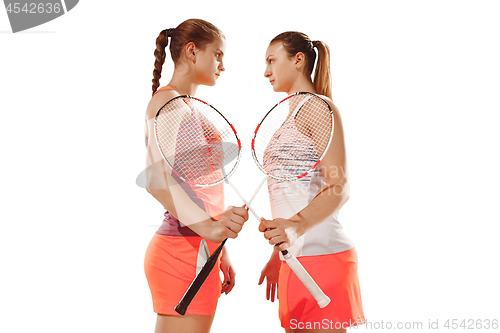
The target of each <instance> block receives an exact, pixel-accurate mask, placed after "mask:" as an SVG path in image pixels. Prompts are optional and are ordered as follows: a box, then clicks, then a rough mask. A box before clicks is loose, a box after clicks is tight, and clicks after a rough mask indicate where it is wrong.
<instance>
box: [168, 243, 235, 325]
mask: <svg viewBox="0 0 500 333" xmlns="http://www.w3.org/2000/svg"><path fill="white" fill-rule="evenodd" d="M226 241H227V238H226V239H224V241H223V242H222V243H221V244H220V245H219V247H218V248H217V250H215V251H214V253H212V255H211V256H210V257H209V258H208V259H207V262H206V263H205V265H203V268H202V269H201V271H200V272H199V273H198V275H197V276H196V278H195V279H194V280H193V282H191V285H190V286H189V288H188V290H187V291H186V293H185V294H184V296H183V297H182V299H181V301H180V302H179V303H178V304H177V305H176V306H175V308H174V310H175V311H176V312H177V313H178V314H180V315H185V314H186V311H187V308H188V307H189V305H190V304H191V302H192V301H193V298H194V297H195V296H196V294H197V293H198V291H199V290H200V288H201V286H202V285H203V283H204V282H205V280H206V279H207V277H208V275H209V274H210V272H211V271H212V269H213V268H214V266H215V264H216V263H217V259H218V258H219V254H220V252H221V251H222V247H223V246H224V244H225V243H226Z"/></svg>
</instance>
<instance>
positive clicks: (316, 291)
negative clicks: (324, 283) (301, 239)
mask: <svg viewBox="0 0 500 333" xmlns="http://www.w3.org/2000/svg"><path fill="white" fill-rule="evenodd" d="M283 257H284V258H285V260H286V263H287V264H288V266H290V269H291V270H292V271H293V272H294V273H295V275H297V277H298V278H299V280H300V282H302V283H303V284H304V286H305V287H306V289H307V290H308V291H309V293H311V295H312V297H314V299H315V300H316V302H318V305H319V307H320V308H324V307H325V306H327V305H328V304H329V303H330V298H329V297H328V296H326V295H325V293H324V292H323V290H321V289H320V287H318V285H317V284H316V282H314V280H313V279H312V277H311V276H310V275H309V273H307V271H306V270H305V268H304V267H303V266H302V264H301V263H300V262H299V261H298V260H297V258H295V256H294V255H292V254H291V253H290V252H288V251H287V254H285V255H283Z"/></svg>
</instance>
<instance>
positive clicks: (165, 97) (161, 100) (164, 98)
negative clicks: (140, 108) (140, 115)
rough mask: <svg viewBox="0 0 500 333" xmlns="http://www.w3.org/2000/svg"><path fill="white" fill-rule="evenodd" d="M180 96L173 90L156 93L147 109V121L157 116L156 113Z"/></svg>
mask: <svg viewBox="0 0 500 333" xmlns="http://www.w3.org/2000/svg"><path fill="white" fill-rule="evenodd" d="M177 96H179V94H178V93H177V92H176V91H175V90H172V89H165V90H161V91H159V92H158V93H156V94H155V95H154V96H153V97H152V98H151V100H150V101H149V104H148V107H147V109H146V119H151V118H154V117H155V116H156V113H157V112H158V110H160V108H161V107H162V106H164V105H165V104H167V103H168V101H170V100H171V99H172V98H174V97H177Z"/></svg>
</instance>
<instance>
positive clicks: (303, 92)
mask: <svg viewBox="0 0 500 333" xmlns="http://www.w3.org/2000/svg"><path fill="white" fill-rule="evenodd" d="M298 95H313V96H315V97H317V98H319V99H320V100H322V101H323V103H325V105H326V106H327V107H328V110H329V112H330V117H331V122H332V130H331V133H332V134H333V126H334V121H333V110H332V107H331V106H330V104H328V102H327V101H325V100H324V99H323V98H322V97H321V96H319V95H317V94H314V93H311V92H305V91H299V92H296V93H294V94H291V95H289V96H287V97H285V98H284V99H282V100H281V101H280V102H278V103H276V104H275V105H274V106H273V107H272V108H271V110H269V111H268V112H267V113H266V114H265V115H264V117H262V119H261V121H260V122H259V124H258V125H257V128H256V129H255V131H254V133H253V137H252V145H251V149H252V157H253V160H254V161H255V163H256V164H257V166H258V167H259V169H260V170H261V171H262V172H263V173H264V174H265V175H266V176H269V177H271V178H274V179H277V180H284V181H293V180H297V179H300V178H303V177H305V176H306V175H307V174H308V173H310V172H311V171H313V170H314V169H315V168H316V167H317V166H318V165H319V163H320V162H321V160H322V159H323V157H324V156H325V154H326V152H327V151H328V148H329V147H330V144H331V142H332V138H333V135H332V134H331V135H330V139H329V140H328V144H327V145H326V148H325V150H324V152H323V154H322V155H321V156H320V158H319V159H318V161H317V162H316V163H315V164H314V165H313V166H312V167H311V168H310V169H309V170H307V171H306V172H304V173H302V174H300V175H298V176H293V177H280V176H275V175H272V174H271V173H269V172H267V170H266V169H265V168H264V166H263V165H261V164H260V162H259V160H258V158H257V153H256V152H255V138H256V137H257V133H258V132H259V129H260V126H261V125H262V123H263V122H264V120H265V119H266V118H267V116H268V115H269V114H270V113H271V112H272V111H273V110H274V109H275V108H277V107H278V106H279V105H280V104H281V103H283V102H285V101H286V100H288V99H290V98H292V97H294V96H298ZM300 108H302V105H301V106H300ZM300 108H299V109H298V110H296V112H294V113H293V114H291V115H290V116H289V117H297V114H298V113H300ZM289 117H288V118H287V119H286V120H288V119H289ZM286 120H285V121H286Z"/></svg>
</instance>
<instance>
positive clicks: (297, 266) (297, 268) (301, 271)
mask: <svg viewBox="0 0 500 333" xmlns="http://www.w3.org/2000/svg"><path fill="white" fill-rule="evenodd" d="M266 179H267V177H265V178H264V180H263V181H262V182H261V183H260V185H259V188H258V189H257V191H255V193H254V195H253V196H252V198H251V199H250V200H249V201H248V202H247V201H246V200H245V198H244V197H243V196H242V195H241V193H240V192H239V191H238V190H237V189H236V187H235V186H234V185H233V183H232V182H231V181H230V180H229V178H227V182H228V183H229V185H231V187H232V188H233V190H234V192H236V194H237V195H238V196H239V197H240V199H241V200H242V201H243V202H244V203H245V205H246V206H247V207H248V208H249V209H250V211H251V212H252V214H253V215H254V216H255V218H256V219H257V220H258V221H259V222H260V217H259V216H258V215H257V213H256V212H255V211H254V210H253V208H252V207H251V206H250V202H252V200H253V198H254V197H255V194H257V192H258V191H259V189H260V188H261V186H262V184H263V183H264V181H265V180H266ZM281 253H282V254H283V258H285V260H286V262H287V264H288V266H290V269H291V270H292V271H293V272H294V273H295V275H297V277H298V278H299V280H300V282H302V284H303V285H304V287H306V289H307V290H308V291H309V293H310V294H311V295H312V297H314V299H315V300H316V302H318V306H319V307H320V308H324V307H325V306H327V305H328V304H329V303H330V298H329V297H328V296H326V295H325V293H324V292H323V290H321V288H320V287H318V285H317V284H316V282H314V280H313V279H312V277H311V276H310V275H309V273H307V271H306V269H305V268H304V267H303V266H302V264H301V263H300V262H299V261H298V260H297V258H295V256H294V255H293V254H291V253H290V252H288V251H281Z"/></svg>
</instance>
